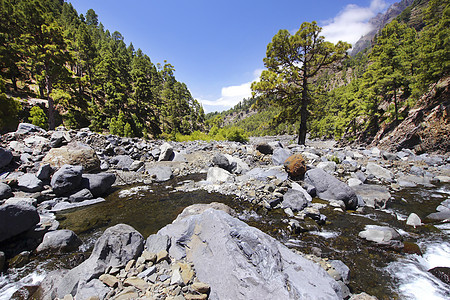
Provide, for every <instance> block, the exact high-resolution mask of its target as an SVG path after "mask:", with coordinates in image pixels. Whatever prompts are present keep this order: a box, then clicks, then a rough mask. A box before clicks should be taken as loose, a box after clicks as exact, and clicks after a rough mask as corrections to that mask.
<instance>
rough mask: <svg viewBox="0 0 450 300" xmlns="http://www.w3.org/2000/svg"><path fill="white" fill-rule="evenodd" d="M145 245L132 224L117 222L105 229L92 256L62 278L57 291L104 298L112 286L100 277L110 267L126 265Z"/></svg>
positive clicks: (82, 296) (79, 297)
mask: <svg viewBox="0 0 450 300" xmlns="http://www.w3.org/2000/svg"><path fill="white" fill-rule="evenodd" d="M143 247H144V238H143V237H142V235H141V234H140V233H139V232H137V231H136V230H135V229H133V228H132V227H131V226H129V225H126V224H118V225H115V226H113V227H110V228H108V229H106V230H105V232H104V233H103V235H102V236H101V237H100V238H99V239H98V240H97V242H96V243H95V246H94V250H93V251H92V254H91V256H90V257H89V258H88V259H87V260H86V261H84V262H83V263H81V264H80V265H79V266H77V267H75V268H73V269H72V270H70V271H69V272H67V274H66V275H65V276H63V277H62V278H61V280H60V281H59V282H58V284H57V285H56V287H55V288H54V291H55V293H54V294H56V297H59V298H63V297H64V296H65V295H68V294H71V295H72V296H74V297H75V298H76V299H86V298H88V297H98V298H100V299H104V298H105V296H106V294H107V293H108V292H109V288H106V286H105V285H103V284H102V285H100V284H98V283H99V281H98V277H99V276H100V275H101V274H103V273H104V272H105V271H106V269H107V268H108V267H124V266H125V265H126V263H127V262H128V261H130V260H131V259H136V258H137V257H138V256H139V255H140V254H141V253H142V250H143Z"/></svg>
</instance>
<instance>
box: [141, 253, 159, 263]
mask: <svg viewBox="0 0 450 300" xmlns="http://www.w3.org/2000/svg"><path fill="white" fill-rule="evenodd" d="M141 257H142V258H144V259H145V261H146V262H147V261H151V262H155V261H156V258H157V257H156V254H155V253H151V252H149V251H147V250H144V251H143V252H142V254H141Z"/></svg>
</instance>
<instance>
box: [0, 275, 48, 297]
mask: <svg viewBox="0 0 450 300" xmlns="http://www.w3.org/2000/svg"><path fill="white" fill-rule="evenodd" d="M17 271H19V272H14V273H9V274H6V275H0V300H8V299H11V296H12V295H13V294H14V293H15V292H16V291H17V290H18V289H20V288H21V287H23V286H33V285H38V284H39V283H40V282H41V281H42V280H43V279H44V277H45V273H44V272H41V271H35V272H33V273H31V274H29V275H27V276H25V277H23V278H21V279H20V280H18V281H17V279H18V278H19V277H20V275H19V273H20V270H17Z"/></svg>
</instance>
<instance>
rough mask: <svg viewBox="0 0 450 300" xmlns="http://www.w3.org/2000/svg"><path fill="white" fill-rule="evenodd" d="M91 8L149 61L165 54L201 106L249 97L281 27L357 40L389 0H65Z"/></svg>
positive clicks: (231, 103) (217, 106) (207, 108)
mask: <svg viewBox="0 0 450 300" xmlns="http://www.w3.org/2000/svg"><path fill="white" fill-rule="evenodd" d="M68 1H69V2H70V3H72V5H73V6H74V8H75V9H76V10H77V12H78V13H79V14H80V13H83V14H85V13H86V11H87V10H88V9H90V8H92V9H94V10H95V12H96V13H97V15H98V16H99V21H100V22H101V23H103V25H104V26H105V28H106V29H108V30H109V31H110V32H111V33H112V32H114V31H119V32H120V33H121V34H122V35H123V36H124V37H125V42H126V43H127V44H129V43H130V42H132V43H133V45H134V47H135V49H138V48H141V49H142V50H143V51H144V53H146V54H147V55H148V56H149V57H150V58H151V60H152V61H153V63H154V64H156V63H163V62H164V60H167V61H168V62H169V63H171V64H172V65H173V66H174V67H175V70H176V72H175V76H176V78H177V80H178V81H181V82H184V83H186V84H187V86H188V88H189V90H190V91H191V93H192V95H193V97H194V98H196V99H197V100H199V101H200V102H201V103H202V104H203V107H204V108H205V111H206V112H210V111H216V110H217V111H222V110H226V109H229V108H230V107H233V106H234V105H236V104H237V103H238V102H239V101H240V100H242V99H243V98H245V97H249V96H250V84H251V82H252V81H254V80H256V79H257V78H258V77H259V74H260V72H261V70H263V69H264V64H263V58H264V57H265V53H266V47H267V44H268V43H269V42H270V41H271V39H272V37H273V36H274V35H275V34H276V33H277V32H278V30H280V29H288V30H289V31H291V32H293V33H294V32H295V31H297V29H298V28H299V27H300V25H301V23H302V22H305V21H307V22H311V21H317V22H318V23H319V25H320V26H322V27H323V31H322V33H323V35H324V36H325V37H326V38H327V39H328V40H330V41H333V42H336V41H338V40H339V39H342V40H345V41H348V42H350V43H354V42H355V41H356V40H357V39H358V38H359V37H360V36H361V35H363V34H364V33H365V32H367V31H368V30H370V26H369V24H368V23H367V20H368V19H370V18H371V17H373V16H375V15H376V14H377V13H378V12H381V11H383V10H385V9H386V8H387V7H388V6H389V5H390V4H392V3H394V2H395V1H394V0H259V1H254V0H240V1H235V0H228V1H221V0H128V1H115V0H95V1H92V0H72V1H70V0H68Z"/></svg>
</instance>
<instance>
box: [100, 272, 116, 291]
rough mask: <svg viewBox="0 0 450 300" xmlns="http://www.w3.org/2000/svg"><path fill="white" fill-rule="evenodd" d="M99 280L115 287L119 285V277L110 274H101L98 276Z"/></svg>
mask: <svg viewBox="0 0 450 300" xmlns="http://www.w3.org/2000/svg"><path fill="white" fill-rule="evenodd" d="M99 279H100V281H101V282H103V283H104V284H106V285H107V286H109V287H112V288H115V287H117V286H118V285H119V279H117V278H116V277H115V276H113V275H110V274H102V275H100V277H99Z"/></svg>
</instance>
